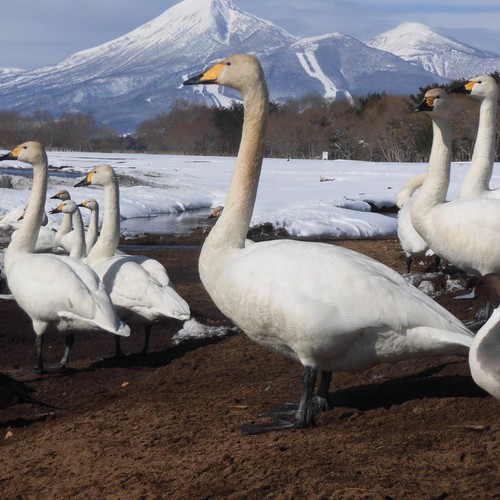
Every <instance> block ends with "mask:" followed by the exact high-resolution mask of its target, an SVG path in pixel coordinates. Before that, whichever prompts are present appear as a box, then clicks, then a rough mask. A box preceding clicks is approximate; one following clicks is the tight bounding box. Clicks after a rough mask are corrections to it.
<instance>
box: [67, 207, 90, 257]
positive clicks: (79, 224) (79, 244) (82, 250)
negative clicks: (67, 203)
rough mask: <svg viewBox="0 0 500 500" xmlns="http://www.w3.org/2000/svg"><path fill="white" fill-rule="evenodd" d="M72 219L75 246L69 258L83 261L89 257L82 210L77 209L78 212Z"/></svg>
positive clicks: (73, 245)
mask: <svg viewBox="0 0 500 500" xmlns="http://www.w3.org/2000/svg"><path fill="white" fill-rule="evenodd" d="M71 219H72V222H73V231H74V233H73V244H72V246H71V253H70V254H69V256H70V257H73V258H74V259H78V260H81V259H83V258H84V257H85V256H86V255H87V252H86V247H85V231H84V229H83V220H82V214H81V213H80V210H78V209H77V210H76V212H74V213H73V214H72V215H71Z"/></svg>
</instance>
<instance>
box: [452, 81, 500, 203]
mask: <svg viewBox="0 0 500 500" xmlns="http://www.w3.org/2000/svg"><path fill="white" fill-rule="evenodd" d="M450 92H455V93H465V94H469V95H471V96H472V97H474V98H476V99H478V100H479V101H481V106H480V109H479V125H478V129H477V136H476V142H475V143H474V150H473V152H472V158H471V162H470V166H469V169H468V170H467V174H466V175H465V177H464V180H463V182H462V185H461V187H460V197H461V198H466V197H473V198H477V197H484V198H497V199H498V198H500V189H490V179H491V174H492V173H493V163H494V161H495V154H496V142H497V107H498V85H497V82H496V81H495V79H494V78H493V77H492V76H489V75H481V76H477V77H475V78H472V79H471V80H469V82H468V83H466V84H465V85H461V86H459V87H455V88H454V89H452V90H450Z"/></svg>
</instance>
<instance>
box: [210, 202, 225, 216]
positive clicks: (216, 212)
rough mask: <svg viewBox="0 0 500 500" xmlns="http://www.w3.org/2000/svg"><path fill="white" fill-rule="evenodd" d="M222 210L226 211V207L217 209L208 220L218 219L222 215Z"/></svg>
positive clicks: (220, 206)
mask: <svg viewBox="0 0 500 500" xmlns="http://www.w3.org/2000/svg"><path fill="white" fill-rule="evenodd" d="M222 210H224V207H223V206H222V205H219V206H218V207H215V208H214V209H213V210H212V212H211V214H210V215H209V216H208V219H218V218H219V217H220V215H221V213H222Z"/></svg>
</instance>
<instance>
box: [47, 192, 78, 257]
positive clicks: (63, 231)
mask: <svg viewBox="0 0 500 500" xmlns="http://www.w3.org/2000/svg"><path fill="white" fill-rule="evenodd" d="M50 199H51V200H60V201H66V200H71V195H70V194H69V192H68V191H67V190H66V189H61V190H60V191H58V192H57V193H56V194H55V195H53V196H51V197H50ZM55 243H56V245H57V246H58V247H59V248H61V249H62V250H64V251H65V252H66V253H67V254H70V253H71V248H72V246H73V226H72V224H71V215H70V214H65V215H63V218H62V222H61V225H60V226H59V229H58V230H57V232H56V236H55Z"/></svg>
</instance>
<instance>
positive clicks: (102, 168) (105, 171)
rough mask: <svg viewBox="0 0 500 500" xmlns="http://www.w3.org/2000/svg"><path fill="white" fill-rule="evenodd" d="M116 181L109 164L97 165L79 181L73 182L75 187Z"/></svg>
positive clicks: (103, 184) (104, 184) (105, 184)
mask: <svg viewBox="0 0 500 500" xmlns="http://www.w3.org/2000/svg"><path fill="white" fill-rule="evenodd" d="M113 183H118V181H117V179H116V174H115V171H114V170H113V167H112V166H111V165H98V166H97V167H94V168H93V169H92V170H91V171H90V172H89V173H88V174H87V176H86V177H85V179H82V180H81V181H80V182H78V183H76V184H75V187H81V186H89V185H92V186H107V185H109V184H113Z"/></svg>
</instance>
